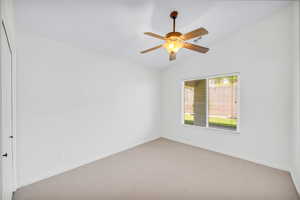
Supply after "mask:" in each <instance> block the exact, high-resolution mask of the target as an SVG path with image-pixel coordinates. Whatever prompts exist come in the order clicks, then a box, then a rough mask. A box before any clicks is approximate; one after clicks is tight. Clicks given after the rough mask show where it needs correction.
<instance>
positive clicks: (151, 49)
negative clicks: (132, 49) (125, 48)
mask: <svg viewBox="0 0 300 200" xmlns="http://www.w3.org/2000/svg"><path fill="white" fill-rule="evenodd" d="M162 46H163V45H162V44H161V45H158V46H155V47H152V48H150V49H146V50H144V51H141V53H147V52H149V51H153V50H155V49H158V48H160V47H162Z"/></svg>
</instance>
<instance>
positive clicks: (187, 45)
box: [183, 42, 209, 53]
mask: <svg viewBox="0 0 300 200" xmlns="http://www.w3.org/2000/svg"><path fill="white" fill-rule="evenodd" d="M183 47H184V48H186V49H189V50H192V51H197V52H200V53H207V52H208V50H209V48H206V47H202V46H198V45H195V44H191V43H188V42H185V43H184V45H183Z"/></svg>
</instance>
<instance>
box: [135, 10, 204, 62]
mask: <svg viewBox="0 0 300 200" xmlns="http://www.w3.org/2000/svg"><path fill="white" fill-rule="evenodd" d="M177 16H178V12H177V11H172V12H171V14H170V17H171V19H173V31H172V32H170V33H168V34H166V36H160V35H158V34H155V33H151V32H145V33H144V34H145V35H149V36H151V37H155V38H157V39H161V40H164V41H165V43H164V44H161V45H158V46H155V47H153V48H150V49H147V50H144V51H141V53H147V52H150V51H153V50H155V49H158V48H160V47H164V48H166V50H167V51H168V53H169V60H170V61H172V60H175V59H176V53H177V52H178V50H179V49H181V48H186V49H189V50H192V51H197V52H199V53H207V52H208V50H209V48H206V47H202V46H199V45H195V44H191V43H188V42H185V41H186V40H190V39H192V38H195V37H201V36H203V35H206V34H208V31H207V30H206V29H205V28H198V29H196V30H193V31H191V32H189V33H186V34H182V33H180V32H176V31H175V21H176V18H177Z"/></svg>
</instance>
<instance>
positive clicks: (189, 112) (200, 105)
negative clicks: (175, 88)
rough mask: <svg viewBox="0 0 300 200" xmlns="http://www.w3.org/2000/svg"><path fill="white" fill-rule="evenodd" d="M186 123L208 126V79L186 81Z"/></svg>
mask: <svg viewBox="0 0 300 200" xmlns="http://www.w3.org/2000/svg"><path fill="white" fill-rule="evenodd" d="M184 124H190V125H197V126H204V127H205V126H206V80H205V79H204V80H194V81H185V82H184Z"/></svg>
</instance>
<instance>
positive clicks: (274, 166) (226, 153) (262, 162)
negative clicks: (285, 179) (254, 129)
mask: <svg viewBox="0 0 300 200" xmlns="http://www.w3.org/2000/svg"><path fill="white" fill-rule="evenodd" d="M163 138H166V139H169V140H173V141H175V142H181V143H184V144H188V145H191V146H195V147H199V148H203V149H205V150H208V151H212V152H216V153H220V154H224V155H228V156H231V157H234V158H238V159H242V160H246V161H250V162H254V163H257V164H260V165H265V166H267V167H271V168H275V169H279V170H283V171H287V172H290V168H289V167H288V166H280V165H275V164H274V163H271V162H268V161H264V160H258V159H253V158H249V157H245V156H240V155H236V154H234V153H232V152H220V151H216V150H214V149H208V148H205V147H202V146H199V145H197V144H195V143H193V142H191V141H190V140H188V139H185V138H184V137H176V138H173V137H169V136H163Z"/></svg>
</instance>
